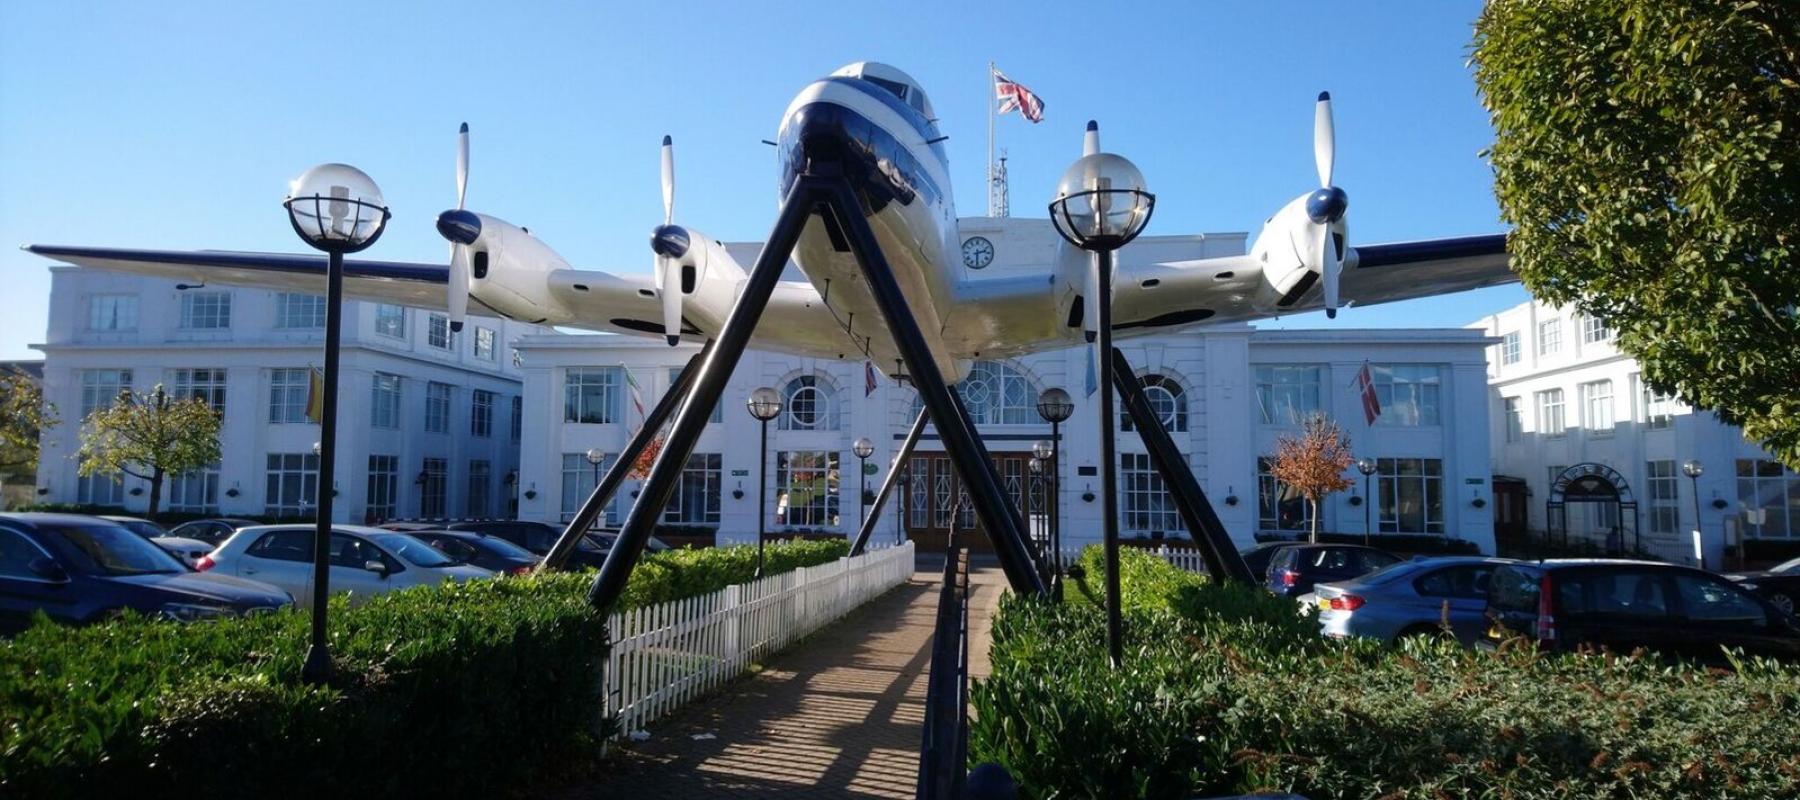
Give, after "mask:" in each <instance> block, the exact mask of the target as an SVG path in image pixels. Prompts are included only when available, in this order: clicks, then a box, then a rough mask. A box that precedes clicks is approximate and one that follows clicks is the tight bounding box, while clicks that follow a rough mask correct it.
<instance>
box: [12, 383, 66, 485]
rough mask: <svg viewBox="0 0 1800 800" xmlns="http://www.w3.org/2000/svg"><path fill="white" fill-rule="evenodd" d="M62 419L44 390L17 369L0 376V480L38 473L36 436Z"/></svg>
mask: <svg viewBox="0 0 1800 800" xmlns="http://www.w3.org/2000/svg"><path fill="white" fill-rule="evenodd" d="M60 422H61V420H60V419H58V418H57V416H56V406H55V405H54V404H51V403H46V402H44V391H43V388H42V387H40V386H38V384H37V381H34V380H32V379H31V376H29V375H26V374H25V373H22V372H18V371H16V370H7V371H5V372H3V373H0V478H5V477H9V476H14V475H33V476H35V475H36V474H37V464H38V437H39V435H40V434H42V433H43V432H44V431H46V430H49V429H51V428H54V427H56V425H57V424H58V423H60Z"/></svg>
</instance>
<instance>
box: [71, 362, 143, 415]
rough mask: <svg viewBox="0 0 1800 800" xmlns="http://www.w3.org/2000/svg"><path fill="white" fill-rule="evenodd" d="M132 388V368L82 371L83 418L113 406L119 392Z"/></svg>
mask: <svg viewBox="0 0 1800 800" xmlns="http://www.w3.org/2000/svg"><path fill="white" fill-rule="evenodd" d="M130 388H131V370H128V369H84V370H82V371H81V418H82V419H84V420H85V419H87V418H88V415H89V414H92V413H94V412H95V411H99V410H100V409H102V408H111V407H112V404H113V401H115V400H117V399H119V393H120V392H123V391H126V390H128V389H130Z"/></svg>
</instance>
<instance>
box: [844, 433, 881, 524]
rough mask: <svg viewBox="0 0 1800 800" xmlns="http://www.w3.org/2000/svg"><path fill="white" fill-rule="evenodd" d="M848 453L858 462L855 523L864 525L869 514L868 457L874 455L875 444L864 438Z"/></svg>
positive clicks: (853, 445) (858, 440)
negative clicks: (853, 454)
mask: <svg viewBox="0 0 1800 800" xmlns="http://www.w3.org/2000/svg"><path fill="white" fill-rule="evenodd" d="M850 452H852V453H855V454H856V460H857V462H859V463H858V464H857V465H856V472H857V474H858V475H860V476H861V477H859V478H858V479H857V484H856V507H857V509H858V513H857V515H856V521H857V522H858V523H864V522H868V519H867V517H868V514H869V502H868V497H869V456H872V455H875V443H874V442H872V441H869V437H867V436H864V437H862V438H861V439H857V440H856V443H855V444H852V445H850ZM860 527H861V526H860V525H859V526H858V528H859V529H860Z"/></svg>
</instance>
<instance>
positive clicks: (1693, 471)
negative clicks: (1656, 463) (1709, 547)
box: [1681, 458, 1706, 569]
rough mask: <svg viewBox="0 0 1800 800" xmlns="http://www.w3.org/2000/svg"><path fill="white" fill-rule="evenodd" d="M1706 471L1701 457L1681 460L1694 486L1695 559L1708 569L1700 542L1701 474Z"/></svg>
mask: <svg viewBox="0 0 1800 800" xmlns="http://www.w3.org/2000/svg"><path fill="white" fill-rule="evenodd" d="M1705 471H1706V466H1705V465H1703V464H1701V463H1700V459H1697V458H1690V459H1688V460H1686V461H1683V462H1681V472H1682V474H1684V475H1686V476H1688V479H1689V480H1690V481H1692V482H1693V486H1694V560H1695V561H1697V562H1699V564H1700V568H1701V569H1706V550H1705V549H1703V548H1702V547H1701V544H1700V475H1701V473H1703V472H1705Z"/></svg>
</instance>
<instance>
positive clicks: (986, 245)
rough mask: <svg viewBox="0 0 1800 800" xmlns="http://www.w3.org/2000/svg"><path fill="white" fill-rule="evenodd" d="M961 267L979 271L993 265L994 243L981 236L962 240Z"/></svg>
mask: <svg viewBox="0 0 1800 800" xmlns="http://www.w3.org/2000/svg"><path fill="white" fill-rule="evenodd" d="M962 250H963V266H965V267H968V268H969V269H981V268H983V267H986V266H987V265H989V264H992V263H994V243H993V242H990V241H988V240H987V239H986V238H984V237H981V236H971V237H969V238H968V239H965V240H963V248H962Z"/></svg>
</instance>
